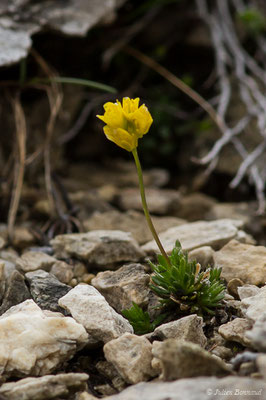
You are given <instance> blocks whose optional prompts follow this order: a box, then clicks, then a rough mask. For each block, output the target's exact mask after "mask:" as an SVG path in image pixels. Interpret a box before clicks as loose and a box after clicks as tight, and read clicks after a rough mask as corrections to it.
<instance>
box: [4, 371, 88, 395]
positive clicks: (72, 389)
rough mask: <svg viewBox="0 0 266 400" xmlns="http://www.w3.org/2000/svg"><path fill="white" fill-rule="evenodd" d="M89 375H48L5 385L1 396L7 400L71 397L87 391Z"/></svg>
mask: <svg viewBox="0 0 266 400" xmlns="http://www.w3.org/2000/svg"><path fill="white" fill-rule="evenodd" d="M88 378H89V375H87V374H78V373H69V374H57V375H46V376H42V377H40V378H24V379H20V380H19V381H17V382H8V383H4V384H3V385H2V386H1V387H0V396H1V395H2V396H4V398H5V399H6V400H22V399H23V400H49V399H54V398H57V397H59V396H60V397H61V396H63V397H64V398H65V396H71V395H74V394H75V393H76V392H78V391H81V390H85V389H86V382H87V380H88Z"/></svg>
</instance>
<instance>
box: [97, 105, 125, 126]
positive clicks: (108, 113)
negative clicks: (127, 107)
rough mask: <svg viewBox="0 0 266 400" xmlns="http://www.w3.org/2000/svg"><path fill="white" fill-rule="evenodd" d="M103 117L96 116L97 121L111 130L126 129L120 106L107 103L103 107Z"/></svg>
mask: <svg viewBox="0 0 266 400" xmlns="http://www.w3.org/2000/svg"><path fill="white" fill-rule="evenodd" d="M104 110H105V113H104V115H97V117H98V118H99V119H101V120H102V121H103V122H105V123H106V124H107V125H109V126H111V127H113V128H119V127H126V123H127V122H126V119H125V117H124V114H123V111H122V107H121V104H120V103H119V104H118V103H111V102H108V103H106V104H105V105H104Z"/></svg>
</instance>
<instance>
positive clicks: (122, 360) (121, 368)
mask: <svg viewBox="0 0 266 400" xmlns="http://www.w3.org/2000/svg"><path fill="white" fill-rule="evenodd" d="M103 351H104V355H105V358H106V359H107V361H109V362H110V363H112V364H113V365H114V367H115V368H116V370H117V371H118V372H119V374H120V375H121V376H122V378H123V379H124V380H125V381H126V382H128V383H133V384H135V383H139V382H142V381H147V380H148V379H150V378H151V377H153V376H155V375H156V371H154V370H153V368H152V366H151V361H152V352H151V351H152V345H151V343H150V342H149V341H148V339H146V338H145V337H144V336H137V335H133V334H130V333H125V334H124V335H122V336H120V337H119V338H118V339H114V340H111V341H110V342H108V343H106V344H105V345H104V348H103Z"/></svg>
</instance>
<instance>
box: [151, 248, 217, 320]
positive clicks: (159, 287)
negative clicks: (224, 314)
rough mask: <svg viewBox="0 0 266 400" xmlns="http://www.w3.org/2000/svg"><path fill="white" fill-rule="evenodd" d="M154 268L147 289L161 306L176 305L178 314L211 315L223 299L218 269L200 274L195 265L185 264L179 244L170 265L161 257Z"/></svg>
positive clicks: (199, 268) (198, 266)
mask: <svg viewBox="0 0 266 400" xmlns="http://www.w3.org/2000/svg"><path fill="white" fill-rule="evenodd" d="M157 257H158V264H153V263H152V262H150V265H151V267H152V269H153V271H154V275H153V276H152V278H151V279H152V284H151V285H150V287H151V289H152V290H153V291H154V292H155V293H156V294H157V296H158V297H159V298H160V299H161V300H160V302H161V304H162V305H174V304H175V303H176V304H178V306H179V308H180V310H181V311H190V312H196V313H198V314H203V313H204V312H205V313H209V314H214V310H213V309H214V308H215V307H218V306H219V305H220V303H221V300H222V299H223V298H224V290H225V287H224V285H223V284H222V282H221V279H220V275H221V269H220V268H213V269H211V268H208V269H207V270H206V271H201V266H200V264H199V263H197V262H196V261H191V262H189V261H188V257H187V254H184V253H183V251H182V248H181V244H180V242H179V241H176V244H175V247H174V249H173V251H172V253H171V255H170V257H169V260H170V265H169V263H168V262H167V261H166V260H165V258H164V257H163V256H161V255H158V256H157Z"/></svg>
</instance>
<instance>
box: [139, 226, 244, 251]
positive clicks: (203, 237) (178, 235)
mask: <svg viewBox="0 0 266 400" xmlns="http://www.w3.org/2000/svg"><path fill="white" fill-rule="evenodd" d="M241 227H242V222H241V221H239V220H231V219H220V220H217V221H210V222H208V221H197V222H191V223H189V224H184V225H180V226H177V227H173V228H170V229H168V230H167V231H165V232H163V233H161V234H159V237H160V240H161V242H162V245H163V246H164V249H165V251H166V252H167V253H171V251H172V250H173V248H174V245H175V242H176V240H179V241H180V243H181V245H182V249H183V250H184V251H191V250H193V249H196V248H198V247H203V246H211V247H212V248H213V249H214V250H218V249H220V248H221V247H223V246H224V245H225V244H226V243H228V242H229V241H230V240H231V239H233V238H235V237H236V236H237V233H238V228H241ZM142 250H144V251H145V252H147V253H148V254H154V253H158V248H157V244H156V242H155V241H154V240H152V241H150V242H148V243H146V244H145V245H144V246H142Z"/></svg>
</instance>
